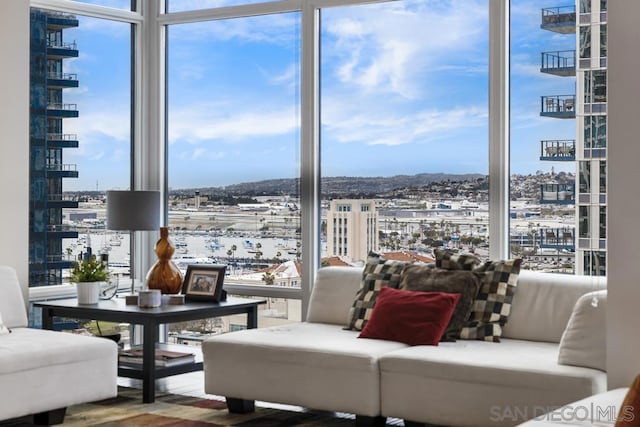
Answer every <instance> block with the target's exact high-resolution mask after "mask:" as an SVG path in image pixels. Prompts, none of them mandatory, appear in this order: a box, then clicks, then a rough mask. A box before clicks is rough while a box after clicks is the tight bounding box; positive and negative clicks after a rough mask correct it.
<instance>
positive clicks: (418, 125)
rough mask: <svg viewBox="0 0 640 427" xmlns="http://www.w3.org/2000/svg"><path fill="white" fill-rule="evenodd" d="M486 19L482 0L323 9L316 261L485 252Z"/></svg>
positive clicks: (405, 1)
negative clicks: (446, 251) (443, 251)
mask: <svg viewBox="0 0 640 427" xmlns="http://www.w3.org/2000/svg"><path fill="white" fill-rule="evenodd" d="M381 16H384V17H385V18H384V19H380V17H381ZM488 19H489V17H488V2H487V1H486V0H478V1H467V2H455V1H454V2H424V1H414V0H403V1H397V2H384V3H377V4H369V5H349V6H342V7H332V8H326V9H322V10H321V14H320V29H321V32H320V46H321V49H320V52H321V56H320V70H321V71H320V75H321V81H320V88H321V92H320V103H321V117H320V129H321V138H320V140H321V159H322V166H321V169H322V229H321V232H322V242H323V245H322V256H323V262H324V264H325V265H335V264H345V263H346V264H351V265H361V263H362V262H363V261H364V260H366V256H367V253H368V252H369V251H371V250H373V251H379V252H381V253H383V254H387V256H388V257H394V258H398V257H399V258H401V259H407V260H409V259H413V260H421V261H427V262H428V261H429V260H430V259H431V258H432V257H433V249H434V248H449V249H451V250H454V251H465V252H468V251H470V252H475V253H476V254H478V255H479V256H480V257H482V258H486V257H488V254H489V250H488V247H489V235H488V220H489V218H488V215H489V212H488V206H489V200H488V181H487V174H488V72H489V71H488V49H489V43H488V37H489V33H488V26H489V23H488Z"/></svg>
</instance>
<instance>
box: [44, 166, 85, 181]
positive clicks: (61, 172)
mask: <svg viewBox="0 0 640 427" xmlns="http://www.w3.org/2000/svg"><path fill="white" fill-rule="evenodd" d="M47 176H50V177H53V176H55V177H58V178H77V177H78V167H77V166H76V165H75V164H50V165H47Z"/></svg>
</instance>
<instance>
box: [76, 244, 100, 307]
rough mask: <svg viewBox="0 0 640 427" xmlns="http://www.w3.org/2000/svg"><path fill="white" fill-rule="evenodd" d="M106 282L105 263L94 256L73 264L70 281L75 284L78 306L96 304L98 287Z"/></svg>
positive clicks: (98, 292) (98, 293) (98, 294)
mask: <svg viewBox="0 0 640 427" xmlns="http://www.w3.org/2000/svg"><path fill="white" fill-rule="evenodd" d="M108 280H109V270H107V263H105V262H103V261H101V260H99V259H97V258H96V256H95V255H91V256H90V257H89V258H88V259H83V260H80V261H76V262H74V264H73V270H72V271H71V281H72V282H74V283H75V284H76V289H77V293H78V304H97V303H98V299H99V296H100V287H101V286H103V285H104V284H105V282H107V281H108Z"/></svg>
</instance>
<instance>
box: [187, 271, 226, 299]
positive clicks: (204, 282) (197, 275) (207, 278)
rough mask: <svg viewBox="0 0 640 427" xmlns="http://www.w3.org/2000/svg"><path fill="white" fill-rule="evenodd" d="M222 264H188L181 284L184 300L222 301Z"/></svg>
mask: <svg viewBox="0 0 640 427" xmlns="http://www.w3.org/2000/svg"><path fill="white" fill-rule="evenodd" d="M226 269H227V266H226V265H224V264H190V265H188V266H187V274H186V276H185V278H184V283H183V284H182V293H183V294H184V299H185V300H191V301H211V302H219V301H223V300H224V299H225V298H224V294H223V289H222V285H223V282H224V273H225V270H226Z"/></svg>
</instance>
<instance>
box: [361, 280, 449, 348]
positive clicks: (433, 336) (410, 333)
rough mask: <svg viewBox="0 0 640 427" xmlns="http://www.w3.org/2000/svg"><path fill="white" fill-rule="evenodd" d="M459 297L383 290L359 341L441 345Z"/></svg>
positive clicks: (440, 293)
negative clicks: (379, 340)
mask: <svg viewBox="0 0 640 427" xmlns="http://www.w3.org/2000/svg"><path fill="white" fill-rule="evenodd" d="M459 299H460V294H450V293H444V292H412V291H405V290H401V289H392V288H382V289H380V292H379V293H378V299H377V301H376V306H375V308H374V309H373V313H372V314H371V318H370V319H369V321H368V322H367V324H366V326H365V327H364V329H363V330H362V332H361V333H360V335H359V338H374V339H381V340H390V341H398V342H402V343H405V344H409V345H438V343H439V342H440V337H442V334H443V333H444V331H445V328H446V327H447V325H448V324H449V320H451V315H452V314H453V311H454V309H455V308H456V304H457V303H458V300H459Z"/></svg>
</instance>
